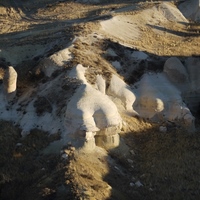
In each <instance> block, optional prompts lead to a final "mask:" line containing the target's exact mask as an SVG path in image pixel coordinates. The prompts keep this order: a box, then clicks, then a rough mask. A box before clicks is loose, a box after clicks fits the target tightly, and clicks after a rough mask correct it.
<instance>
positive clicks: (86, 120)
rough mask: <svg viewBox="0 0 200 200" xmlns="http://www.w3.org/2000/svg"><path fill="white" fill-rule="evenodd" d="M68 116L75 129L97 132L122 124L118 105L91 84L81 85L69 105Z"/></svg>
mask: <svg viewBox="0 0 200 200" xmlns="http://www.w3.org/2000/svg"><path fill="white" fill-rule="evenodd" d="M66 117H67V119H68V120H69V121H70V126H71V127H73V128H74V129H78V130H84V131H86V132H96V131H98V130H100V129H103V128H107V127H110V126H118V125H120V124H121V117H120V115H119V113H118V110H117V107H116V106H115V104H114V103H113V102H112V101H111V100H110V99H109V97H108V96H106V95H103V94H102V93H101V92H99V91H98V90H96V89H94V88H93V87H92V86H90V85H81V86H80V87H79V88H78V89H77V91H76V93H75V94H74V95H73V97H72V98H71V100H70V102H69V103H68V105H67V111H66Z"/></svg>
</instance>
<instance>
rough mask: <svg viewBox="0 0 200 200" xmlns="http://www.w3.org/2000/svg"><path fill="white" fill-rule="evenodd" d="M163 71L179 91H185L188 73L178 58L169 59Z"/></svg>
mask: <svg viewBox="0 0 200 200" xmlns="http://www.w3.org/2000/svg"><path fill="white" fill-rule="evenodd" d="M163 71H164V72H165V73H166V74H167V78H168V79H169V80H170V81H171V82H172V83H173V84H174V85H175V86H177V87H178V88H179V89H180V90H181V91H183V90H187V86H188V81H189V80H188V73H187V71H186V68H185V67H184V66H183V64H182V63H181V61H180V60H179V59H178V58H176V57H171V58H169V59H168V60H167V61H166V62H165V64H164V70H163Z"/></svg>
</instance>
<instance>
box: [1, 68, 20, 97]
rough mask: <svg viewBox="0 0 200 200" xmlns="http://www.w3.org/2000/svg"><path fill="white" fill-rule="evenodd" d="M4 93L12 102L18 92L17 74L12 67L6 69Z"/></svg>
mask: <svg viewBox="0 0 200 200" xmlns="http://www.w3.org/2000/svg"><path fill="white" fill-rule="evenodd" d="M3 85H4V92H5V95H6V98H7V100H12V99H13V98H14V97H15V95H16V90H17V72H16V71H15V69H14V68H13V67H12V66H9V67H8V68H7V69H6V72H5V74H4V78H3Z"/></svg>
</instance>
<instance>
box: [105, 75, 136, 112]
mask: <svg viewBox="0 0 200 200" xmlns="http://www.w3.org/2000/svg"><path fill="white" fill-rule="evenodd" d="M107 92H108V94H110V95H112V96H115V97H118V98H119V99H121V101H122V102H123V103H124V105H125V108H126V110H128V111H131V112H134V113H135V114H136V112H135V111H134V110H133V103H134V102H135V99H136V96H135V94H134V93H133V92H132V91H131V88H130V86H128V85H127V84H126V83H125V82H124V81H123V80H122V79H120V78H119V77H118V76H116V75H114V74H113V75H112V78H111V80H110V86H109V88H108V91H107Z"/></svg>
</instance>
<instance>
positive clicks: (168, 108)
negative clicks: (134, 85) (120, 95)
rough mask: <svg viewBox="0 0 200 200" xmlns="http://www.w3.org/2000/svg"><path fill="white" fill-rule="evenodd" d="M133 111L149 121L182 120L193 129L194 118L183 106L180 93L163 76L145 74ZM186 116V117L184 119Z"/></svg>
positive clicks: (139, 86)
mask: <svg viewBox="0 0 200 200" xmlns="http://www.w3.org/2000/svg"><path fill="white" fill-rule="evenodd" d="M136 92H138V98H137V101H136V104H134V108H135V110H136V111H137V112H138V113H139V115H140V116H141V117H143V118H148V119H151V120H155V121H158V120H170V121H174V120H183V121H184V122H185V125H186V126H187V127H188V128H189V129H190V130H193V129H194V117H193V116H192V114H191V112H190V110H189V109H188V108H187V106H186V105H185V104H184V102H183V100H182V97H181V92H180V91H179V90H178V89H177V88H176V87H175V86H174V85H172V84H171V82H170V81H169V80H168V79H167V77H166V76H165V74H163V73H159V74H145V75H143V77H142V79H141V80H140V82H139V84H138V89H137V91H136ZM186 116H187V117H186Z"/></svg>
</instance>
